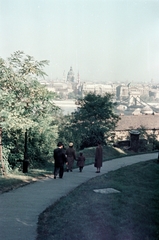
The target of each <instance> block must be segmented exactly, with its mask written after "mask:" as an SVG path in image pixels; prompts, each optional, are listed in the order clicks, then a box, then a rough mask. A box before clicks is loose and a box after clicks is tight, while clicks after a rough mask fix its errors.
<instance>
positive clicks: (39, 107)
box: [0, 51, 59, 167]
mask: <svg viewBox="0 0 159 240" xmlns="http://www.w3.org/2000/svg"><path fill="white" fill-rule="evenodd" d="M46 64H48V61H36V60H34V58H33V57H31V56H28V55H25V54H24V53H23V52H21V51H17V52H15V53H14V54H12V55H11V57H10V58H8V59H7V60H6V61H5V60H3V59H2V58H0V125H1V127H2V129H3V145H4V146H5V147H6V148H7V149H10V154H9V157H8V160H9V162H10V164H11V165H12V167H14V165H15V164H16V162H17V160H18V159H21V158H23V152H24V133H25V131H26V129H29V131H30V134H29V135H30V136H29V137H30V140H31V141H30V144H29V147H30V150H29V151H30V152H31V154H30V156H29V157H30V158H32V160H34V159H35V155H37V158H38V157H40V156H41V155H42V153H43V152H44V149H47V150H46V151H45V153H46V152H47V153H48V152H49V144H48V143H50V142H51V139H55V137H56V134H55V126H56V124H57V117H58V111H59V108H57V107H56V106H55V105H54V104H53V99H54V96H55V94H54V93H51V92H49V91H48V90H47V89H46V87H45V86H42V85H41V84H40V83H39V81H38V80H39V79H40V78H43V77H44V76H45V75H46V74H45V73H44V72H43V67H44V66H45V65H46ZM35 135H36V137H35ZM39 144H41V145H42V146H41V145H40V146H39ZM50 145H51V146H50V147H52V144H50ZM37 149H38V150H37ZM33 152H34V154H33ZM35 152H36V154H35Z"/></svg>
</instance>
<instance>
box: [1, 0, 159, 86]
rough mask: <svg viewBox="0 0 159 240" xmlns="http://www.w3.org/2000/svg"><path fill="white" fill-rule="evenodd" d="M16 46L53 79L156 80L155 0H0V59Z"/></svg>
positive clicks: (158, 0) (158, 10)
mask: <svg viewBox="0 0 159 240" xmlns="http://www.w3.org/2000/svg"><path fill="white" fill-rule="evenodd" d="M17 50H21V51H24V52H25V53H26V54H27V55H31V56H33V57H34V58H35V59H37V60H44V59H47V60H49V61H50V64H49V67H47V68H46V69H45V71H46V73H47V74H48V76H49V78H52V79H56V78H58V79H62V78H63V73H64V71H65V74H66V75H67V73H68V71H69V69H70V66H72V68H73V70H74V73H75V76H77V73H78V71H79V74H80V78H81V81H95V82H97V81H98V82H101V81H104V82H105V83H108V82H110V81H112V82H115V81H128V82H150V81H151V79H153V81H154V82H157V83H159V0H0V57H2V58H4V59H6V58H7V57H9V56H10V54H12V53H13V52H15V51H17Z"/></svg>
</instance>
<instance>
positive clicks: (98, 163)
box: [94, 146, 103, 168]
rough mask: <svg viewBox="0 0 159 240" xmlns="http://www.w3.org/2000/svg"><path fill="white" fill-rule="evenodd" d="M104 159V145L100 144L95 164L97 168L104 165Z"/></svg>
mask: <svg viewBox="0 0 159 240" xmlns="http://www.w3.org/2000/svg"><path fill="white" fill-rule="evenodd" d="M102 161H103V148H102V146H98V147H96V152H95V164H94V166H95V167H97V168H99V167H102Z"/></svg>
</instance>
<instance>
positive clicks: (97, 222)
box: [37, 160, 159, 240]
mask: <svg viewBox="0 0 159 240" xmlns="http://www.w3.org/2000/svg"><path fill="white" fill-rule="evenodd" d="M108 187H111V188H115V189H117V190H119V191H120V193H115V194H99V193H95V192H93V189H98V188H108ZM158 226H159V164H157V163H156V160H154V161H148V162H145V163H144V162H143V163H138V164H134V165H132V166H127V167H124V168H121V169H119V170H116V171H112V172H110V173H108V174H104V175H102V176H100V177H96V178H94V179H92V180H90V181H88V182H87V183H85V184H83V185H81V186H79V187H78V188H76V189H75V190H74V191H73V192H71V193H70V194H69V195H68V196H66V197H64V198H62V199H61V200H60V201H58V202H57V203H56V204H54V205H53V206H51V207H49V208H48V209H46V211H45V212H43V213H42V214H41V215H40V217H39V225H38V233H39V235H38V238H37V240H42V239H45V240H47V239H48V240H51V239H54V240H56V239H58V240H79V239H80V240H97V239H98V240H129V239H131V240H157V239H159V228H158Z"/></svg>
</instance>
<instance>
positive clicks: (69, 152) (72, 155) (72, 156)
mask: <svg viewBox="0 0 159 240" xmlns="http://www.w3.org/2000/svg"><path fill="white" fill-rule="evenodd" d="M66 156H67V162H68V164H67V172H69V171H70V172H72V167H73V164H74V160H76V152H75V149H74V148H73V143H72V142H70V143H69V147H68V148H67V149H66Z"/></svg>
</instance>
